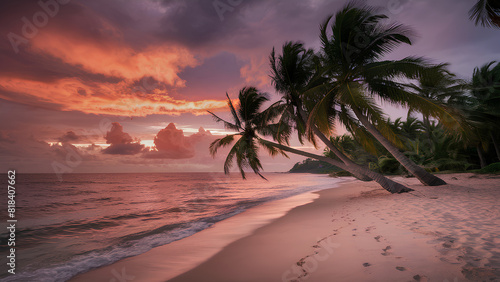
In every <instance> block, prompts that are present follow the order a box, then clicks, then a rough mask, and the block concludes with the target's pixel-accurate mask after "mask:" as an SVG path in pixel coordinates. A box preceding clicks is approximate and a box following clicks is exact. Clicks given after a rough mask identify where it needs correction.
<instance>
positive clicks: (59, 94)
mask: <svg viewBox="0 0 500 282" xmlns="http://www.w3.org/2000/svg"><path fill="white" fill-rule="evenodd" d="M0 89H2V90H3V91H0V98H3V99H6V100H9V101H13V102H20V103H24V104H32V105H38V104H40V103H48V104H53V105H57V106H58V107H60V108H61V109H62V110H66V111H73V110H76V111H81V112H84V113H91V114H109V115H122V116H146V115H151V114H169V115H179V114H182V113H192V114H195V115H203V114H206V111H207V110H213V111H215V110H225V109H226V102H225V101H224V100H201V101H186V100H175V99H173V98H172V97H169V96H168V94H167V93H166V92H165V91H163V90H159V89H156V90H154V91H152V93H150V94H132V93H131V90H130V87H129V86H128V84H127V83H126V82H120V83H116V84H113V83H100V84H97V83H94V84H93V85H87V84H85V83H83V82H82V81H81V80H79V79H77V78H64V79H60V80H58V81H56V82H51V83H48V82H40V81H32V80H26V79H20V78H4V77H0ZM12 93H14V94H12ZM16 93H20V94H23V95H16Z"/></svg>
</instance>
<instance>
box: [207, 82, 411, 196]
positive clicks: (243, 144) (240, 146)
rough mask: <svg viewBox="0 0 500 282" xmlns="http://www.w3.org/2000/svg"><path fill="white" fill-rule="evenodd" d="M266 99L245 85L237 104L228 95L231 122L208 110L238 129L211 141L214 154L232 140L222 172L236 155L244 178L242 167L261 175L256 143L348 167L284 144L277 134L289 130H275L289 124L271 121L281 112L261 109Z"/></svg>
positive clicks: (389, 186)
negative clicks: (271, 139)
mask: <svg viewBox="0 0 500 282" xmlns="http://www.w3.org/2000/svg"><path fill="white" fill-rule="evenodd" d="M226 95H227V94H226ZM266 101H268V98H267V97H266V95H265V94H263V93H260V92H259V91H258V90H257V89H256V88H254V87H245V88H243V89H241V90H240V92H239V105H238V108H235V107H234V105H233V103H232V101H231V99H230V98H229V96H228V106H229V109H230V112H231V115H232V119H233V121H232V122H229V121H225V120H224V119H222V118H220V117H218V116H217V115H215V114H213V113H211V112H210V114H212V115H213V117H214V118H215V120H216V121H217V122H222V123H224V125H225V127H226V128H227V129H230V130H234V131H238V133H235V134H228V135H226V136H225V137H223V138H219V139H217V140H215V141H214V142H212V144H210V153H211V154H212V155H213V156H215V154H216V153H217V151H218V149H219V148H221V147H226V146H229V145H231V144H232V143H233V142H234V145H233V146H232V148H231V149H230V150H229V153H228V155H227V157H226V160H225V162H224V172H225V173H229V170H230V168H231V166H232V164H233V160H234V159H236V164H237V166H238V168H239V170H240V172H241V175H242V177H243V178H245V171H244V169H245V168H251V169H252V170H253V171H254V172H255V173H256V174H258V175H260V176H261V177H264V176H262V174H261V173H260V170H261V169H262V165H261V162H260V160H259V158H258V154H257V153H258V147H259V145H260V146H262V147H263V148H265V149H266V150H267V151H268V152H269V153H270V154H271V155H277V154H280V153H281V154H283V155H285V156H286V154H285V152H290V153H293V154H298V155H301V156H305V157H308V158H313V159H317V160H320V161H325V162H327V163H330V164H332V165H334V166H337V167H339V168H341V169H344V170H348V168H347V166H346V165H345V164H344V163H342V162H340V161H337V160H334V159H331V158H328V157H325V156H321V155H316V154H312V153H309V152H304V151H301V150H298V149H294V148H291V147H288V146H286V145H283V144H282V143H285V142H286V141H285V140H282V139H280V138H286V137H283V136H288V135H289V134H277V132H290V128H289V127H288V126H287V125H285V124H283V123H277V124H276V123H270V122H271V121H272V120H274V119H280V116H279V115H278V111H276V110H275V109H274V108H273V107H270V108H269V109H267V110H264V111H261V110H260V108H261V106H262V104H263V103H264V102H266ZM259 134H262V135H271V136H273V137H275V138H278V140H277V141H278V143H276V142H272V141H269V140H266V139H263V138H262V137H261V136H259ZM369 176H370V177H372V178H373V179H374V180H375V181H377V183H379V184H380V185H381V186H382V187H383V188H384V189H386V190H388V191H389V192H391V193H402V192H409V191H412V189H410V188H408V187H405V186H404V185H401V184H399V183H397V182H394V181H392V180H390V179H388V178H386V177H384V176H382V175H380V174H378V173H375V172H372V173H370V175H369Z"/></svg>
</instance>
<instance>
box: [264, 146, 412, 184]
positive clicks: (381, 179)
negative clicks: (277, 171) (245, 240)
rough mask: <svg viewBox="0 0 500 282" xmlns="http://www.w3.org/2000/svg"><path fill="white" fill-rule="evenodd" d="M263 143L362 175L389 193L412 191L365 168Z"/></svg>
mask: <svg viewBox="0 0 500 282" xmlns="http://www.w3.org/2000/svg"><path fill="white" fill-rule="evenodd" d="M261 140H262V141H263V142H265V143H267V144H269V145H271V146H273V147H275V148H278V149H280V150H283V151H286V152H290V153H293V154H296V155H301V156H305V157H308V158H313V159H316V160H319V161H324V162H327V163H329V164H332V165H334V166H336V167H339V168H341V169H344V170H346V171H349V172H350V173H353V174H354V173H358V174H364V175H366V176H368V177H370V178H371V179H373V180H375V182H377V183H378V184H380V186H382V188H384V189H385V190H387V191H389V192H391V193H404V192H410V191H413V189H410V188H408V187H406V186H404V185H402V184H399V183H397V182H394V181H392V180H390V179H389V178H387V177H385V176H383V175H381V174H379V173H376V172H375V171H372V170H369V169H367V168H364V167H361V166H358V167H356V168H355V167H349V166H347V165H346V164H344V163H342V162H340V161H337V160H334V159H332V158H328V157H325V156H320V155H316V154H313V153H308V152H304V151H300V150H297V149H294V148H290V147H287V146H285V145H282V144H279V143H275V142H271V141H268V140H265V139H261Z"/></svg>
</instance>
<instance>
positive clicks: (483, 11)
mask: <svg viewBox="0 0 500 282" xmlns="http://www.w3.org/2000/svg"><path fill="white" fill-rule="evenodd" d="M469 19H470V20H472V21H474V23H475V24H476V25H478V24H481V25H482V26H484V27H497V28H500V2H498V0H478V1H477V3H476V4H475V5H474V6H473V7H472V8H471V9H470V10H469Z"/></svg>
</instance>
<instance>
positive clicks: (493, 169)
mask: <svg viewBox="0 0 500 282" xmlns="http://www.w3.org/2000/svg"><path fill="white" fill-rule="evenodd" d="M479 172H480V173H500V162H498V163H492V164H489V165H487V166H485V167H483V168H482V169H481V170H479Z"/></svg>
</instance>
